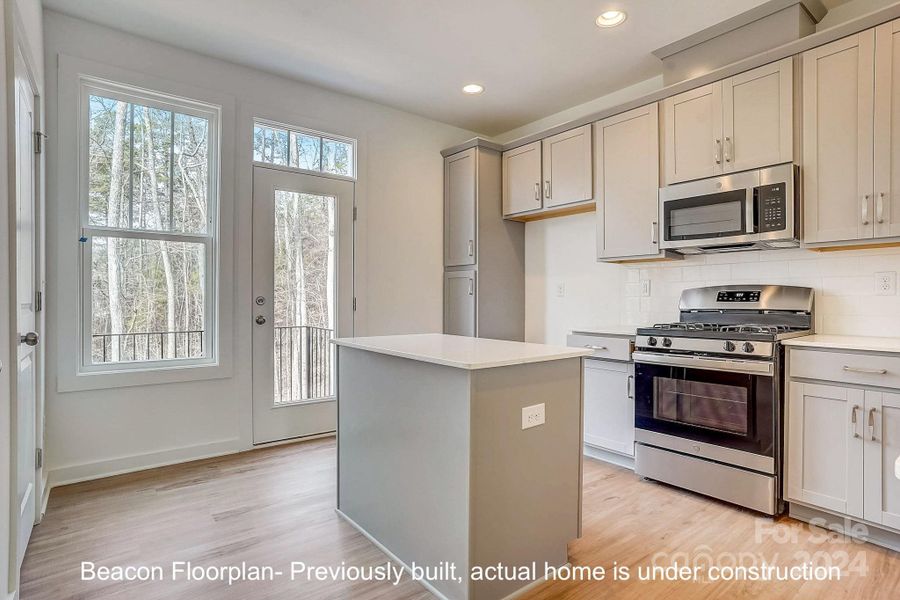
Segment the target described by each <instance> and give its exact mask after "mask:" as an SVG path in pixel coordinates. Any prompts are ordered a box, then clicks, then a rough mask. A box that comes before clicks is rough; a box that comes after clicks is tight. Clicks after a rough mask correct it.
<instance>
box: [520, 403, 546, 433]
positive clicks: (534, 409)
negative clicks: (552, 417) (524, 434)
mask: <svg viewBox="0 0 900 600" xmlns="http://www.w3.org/2000/svg"><path fill="white" fill-rule="evenodd" d="M545 419H546V414H545V413H544V403H543V402H541V403H540V404H534V405H532V406H525V407H523V408H522V429H530V428H532V427H537V426H538V425H543V424H544V421H545Z"/></svg>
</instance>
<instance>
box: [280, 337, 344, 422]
mask: <svg viewBox="0 0 900 600" xmlns="http://www.w3.org/2000/svg"><path fill="white" fill-rule="evenodd" d="M333 335H334V330H332V329H327V328H325V327H313V326H310V325H293V326H287V327H275V403H276V404H282V403H288V402H299V401H303V400H313V399H317V398H327V397H329V396H331V395H333V393H334V391H333V382H332V379H333V376H332V365H333V364H334V360H333V349H332V347H331V344H330V343H329V341H330V340H331V338H332V337H333Z"/></svg>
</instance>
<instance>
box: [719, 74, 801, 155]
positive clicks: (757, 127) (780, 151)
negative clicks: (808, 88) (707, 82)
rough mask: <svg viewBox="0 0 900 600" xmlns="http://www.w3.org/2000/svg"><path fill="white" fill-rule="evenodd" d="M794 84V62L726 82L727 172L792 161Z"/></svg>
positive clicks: (723, 93)
mask: <svg viewBox="0 0 900 600" xmlns="http://www.w3.org/2000/svg"><path fill="white" fill-rule="evenodd" d="M792 82H793V59H792V58H785V59H783V60H780V61H778V62H775V63H772V64H769V65H765V66H763V67H760V68H758V69H753V70H752V71H747V72H746V73H741V74H740V75H735V76H734V77H729V78H728V79H726V80H725V81H723V82H722V99H723V106H724V112H723V114H724V117H723V123H724V134H725V136H724V138H723V139H722V149H723V150H722V158H723V167H724V170H725V171H746V170H748V169H758V168H760V167H765V166H769V165H774V164H778V163H783V162H790V161H791V158H792V155H793V150H792V148H793V139H794V135H793V123H794V119H793V83H792Z"/></svg>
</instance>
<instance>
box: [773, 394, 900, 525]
mask: <svg viewBox="0 0 900 600" xmlns="http://www.w3.org/2000/svg"><path fill="white" fill-rule="evenodd" d="M788 411H789V414H788V440H787V444H788V449H787V465H786V466H787V499H788V500H789V501H797V502H801V503H803V504H808V505H810V506H815V507H819V508H823V509H825V510H828V511H832V512H836V513H840V514H844V515H847V516H850V517H855V518H858V519H864V520H866V521H869V522H871V523H876V524H880V525H883V526H885V527H889V528H892V529H897V530H900V479H898V478H897V477H896V475H895V472H894V469H895V466H894V465H895V463H896V461H897V460H898V457H900V393H890V392H882V391H873V390H869V389H864V388H859V387H843V386H837V385H826V384H818V383H800V382H796V381H792V382H791V384H790V400H789V404H788Z"/></svg>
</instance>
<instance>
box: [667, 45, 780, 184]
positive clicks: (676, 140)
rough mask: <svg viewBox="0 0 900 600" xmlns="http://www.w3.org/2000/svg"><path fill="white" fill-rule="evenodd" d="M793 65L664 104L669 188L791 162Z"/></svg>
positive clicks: (732, 79) (746, 75)
mask: <svg viewBox="0 0 900 600" xmlns="http://www.w3.org/2000/svg"><path fill="white" fill-rule="evenodd" d="M793 71H794V69H793V59H791V58H785V59H783V60H781V61H778V62H776V63H772V64H769V65H764V66H762V67H759V68H757V69H753V70H751V71H747V72H745V73H741V74H740V75H735V76H734V77H729V78H728V79H725V80H723V81H717V82H715V83H711V84H709V85H706V86H703V87H700V88H697V89H694V90H690V91H688V92H684V93H682V94H678V95H676V96H672V97H670V98H666V99H665V100H664V101H663V111H662V114H663V121H664V130H663V148H664V153H665V154H664V164H665V183H666V185H670V184H673V183H678V182H681V181H689V180H692V179H702V178H704V177H712V176H715V175H720V174H722V173H728V172H730V171H744V170H748V169H756V168H759V167H764V166H767V165H773V164H778V163H782V162H790V161H791V160H792V159H793V114H794V97H793V96H794V95H793Z"/></svg>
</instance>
